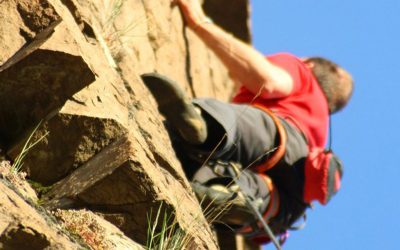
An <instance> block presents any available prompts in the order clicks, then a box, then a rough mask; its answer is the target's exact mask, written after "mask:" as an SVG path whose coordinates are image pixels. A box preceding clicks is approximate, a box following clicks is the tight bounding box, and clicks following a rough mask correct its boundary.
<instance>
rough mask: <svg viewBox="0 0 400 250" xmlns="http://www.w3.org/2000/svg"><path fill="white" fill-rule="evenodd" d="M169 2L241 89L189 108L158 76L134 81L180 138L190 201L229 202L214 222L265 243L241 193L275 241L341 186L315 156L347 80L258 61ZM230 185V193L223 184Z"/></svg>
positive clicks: (310, 62) (185, 4) (190, 2)
mask: <svg viewBox="0 0 400 250" xmlns="http://www.w3.org/2000/svg"><path fill="white" fill-rule="evenodd" d="M173 3H174V4H177V5H178V6H179V7H180V10H181V12H182V15H183V17H184V19H185V21H186V24H187V26H188V27H189V28H190V29H192V30H193V31H194V32H195V33H196V34H197V35H198V36H199V37H200V39H201V40H203V42H204V43H205V44H206V45H207V46H208V47H209V48H210V49H211V50H213V51H214V52H215V54H216V55H217V56H218V57H219V58H220V59H221V61H222V62H223V63H224V64H225V66H226V67H227V69H228V70H229V73H230V75H231V77H232V79H234V80H235V81H237V82H239V83H240V84H241V85H242V86H241V88H240V89H239V91H238V93H237V94H236V95H235V96H234V98H233V100H232V103H224V102H220V101H218V100H215V99H195V100H190V99H189V98H187V97H186V96H185V94H184V93H183V92H182V90H181V89H180V88H179V85H178V84H176V83H174V82H173V81H172V80H170V79H168V78H166V77H164V76H161V75H159V74H156V73H151V74H145V75H143V76H142V79H143V81H144V83H145V84H146V86H147V87H148V88H149V90H150V91H151V93H152V94H153V96H154V97H155V99H156V101H157V103H158V107H159V110H160V112H161V113H162V114H163V115H164V116H165V117H166V120H167V122H168V123H169V126H170V127H171V129H172V130H173V131H176V132H177V134H178V137H179V138H178V143H177V146H176V149H177V151H178V153H182V152H184V155H188V156H189V158H190V159H191V160H192V161H186V162H184V164H183V165H184V168H185V170H186V172H187V174H188V177H189V178H191V179H192V180H193V187H194V190H195V192H196V193H197V195H198V196H199V197H205V198H206V199H208V200H209V201H210V202H211V203H212V204H214V205H220V204H222V203H224V202H227V201H228V200H229V201H230V202H231V203H232V205H231V207H230V209H229V210H228V212H227V215H225V216H223V217H222V218H221V221H222V222H223V223H225V224H228V225H229V226H231V227H233V228H235V229H237V232H239V233H242V234H244V235H245V236H247V237H249V238H252V239H254V240H257V241H260V242H265V240H267V238H268V237H266V235H265V234H264V233H263V232H262V230H261V229H260V230H257V228H260V226H259V220H258V219H256V218H255V217H254V214H253V212H252V211H249V209H248V206H246V204H245V202H244V200H243V195H246V196H248V197H251V199H252V201H253V205H254V206H255V207H256V208H257V210H258V212H259V213H260V214H261V215H262V216H263V218H264V220H265V221H267V222H268V224H269V225H270V227H271V228H272V231H273V232H274V234H276V235H278V234H282V233H284V232H285V230H286V229H288V228H289V227H290V226H291V225H292V224H293V223H294V222H295V221H296V220H297V219H298V218H299V217H300V216H301V215H302V214H303V213H304V210H305V209H306V208H307V207H308V206H309V204H310V202H311V201H313V200H318V201H320V202H321V203H323V204H325V203H326V202H327V201H328V200H329V198H330V196H331V195H333V194H334V193H335V192H336V191H337V189H338V188H339V181H340V178H341V175H342V169H341V164H340V163H339V162H338V161H337V159H336V158H335V157H332V154H329V153H326V152H324V151H322V150H320V149H322V148H324V146H325V144H326V141H327V133H328V123H329V114H332V113H335V112H337V111H339V110H341V109H342V108H343V107H344V106H345V105H346V104H347V102H348V100H349V99H350V96H351V93H352V79H351V76H350V75H349V73H347V72H346V71H345V70H344V69H342V68H341V67H339V66H338V65H336V64H334V63H332V62H330V61H328V60H326V59H323V58H319V57H317V58H302V59H301V58H297V57H295V56H293V55H291V54H287V53H279V54H275V55H272V56H267V57H265V56H263V55H262V54H260V53H259V52H258V51H256V50H255V49H254V48H252V47H251V46H249V45H247V44H245V43H243V42H241V41H239V40H237V39H235V38H234V37H233V36H231V35H230V34H228V33H227V32H225V31H224V30H222V29H221V28H219V27H218V26H216V25H214V24H213V23H211V22H210V21H209V19H208V18H207V17H206V16H205V14H204V12H203V10H202V8H201V6H200V4H199V3H198V1H197V0H175V1H173ZM189 162H190V164H189ZM195 162H197V163H199V164H197V165H196V164H195ZM229 163H238V164H229ZM326 163H327V164H326ZM324 164H325V165H327V167H326V168H322V167H321V166H322V165H324ZM235 166H236V167H235ZM237 166H239V167H237ZM229 168H232V169H234V172H235V173H232V171H228V169H229ZM232 179H237V180H236V184H237V185H229V184H230V182H232ZM238 186H239V187H238Z"/></svg>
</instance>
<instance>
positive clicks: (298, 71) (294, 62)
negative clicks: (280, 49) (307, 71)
mask: <svg viewBox="0 0 400 250" xmlns="http://www.w3.org/2000/svg"><path fill="white" fill-rule="evenodd" d="M266 58H267V59H268V61H270V62H271V63H272V64H274V65H275V66H278V67H280V68H282V69H283V70H285V71H286V72H288V73H289V75H290V76H291V77H292V79H293V90H292V94H294V93H297V92H299V91H300V90H301V88H302V87H303V86H302V83H303V82H304V81H302V72H303V70H304V67H305V65H304V63H303V62H302V61H301V60H300V59H299V58H298V57H296V56H294V55H292V54H289V53H278V54H274V55H270V56H267V57H266Z"/></svg>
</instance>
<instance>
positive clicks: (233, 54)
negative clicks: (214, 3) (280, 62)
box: [172, 0, 293, 98]
mask: <svg viewBox="0 0 400 250" xmlns="http://www.w3.org/2000/svg"><path fill="white" fill-rule="evenodd" d="M172 2H173V3H176V4H178V5H179V7H180V9H181V12H182V14H183V17H184V18H185V20H186V24H187V25H188V27H189V28H191V29H192V30H193V31H194V32H196V33H197V35H198V36H199V37H200V38H201V39H202V40H203V41H204V42H205V44H206V45H207V46H208V47H209V48H211V49H212V50H213V51H214V52H215V54H216V55H217V56H218V57H219V58H220V59H221V60H222V62H223V63H224V64H225V66H226V67H227V68H228V70H229V73H230V75H231V76H232V78H234V79H235V80H237V81H239V82H240V83H241V84H244V85H245V86H246V87H247V88H248V89H249V90H250V91H252V92H253V93H254V94H256V93H258V92H259V91H260V89H261V88H263V90H264V92H263V93H264V97H268V98H276V97H284V96H286V95H288V94H289V93H290V92H291V90H292V88H293V80H292V78H291V77H290V75H289V74H288V73H287V72H286V71H284V70H283V69H281V68H279V67H276V66H275V65H273V64H272V63H270V62H269V61H268V60H267V59H266V58H264V56H263V55H262V54H261V53H259V52H258V51H256V50H255V49H254V48H252V47H251V46H249V45H247V44H245V43H243V42H241V41H240V40H238V39H236V38H234V37H233V36H232V35H230V34H229V33H227V32H226V31H224V30H223V29H221V28H219V27H218V26H217V25H214V24H212V23H209V22H207V21H206V20H207V18H206V15H205V14H204V12H203V9H202V8H201V6H200V4H199V1H198V0H172Z"/></svg>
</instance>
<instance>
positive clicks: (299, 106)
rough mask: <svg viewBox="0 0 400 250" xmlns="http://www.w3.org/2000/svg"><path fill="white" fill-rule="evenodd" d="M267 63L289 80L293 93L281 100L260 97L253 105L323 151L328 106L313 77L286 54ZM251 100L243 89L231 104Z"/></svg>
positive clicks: (308, 70) (326, 131) (305, 68)
mask: <svg viewBox="0 0 400 250" xmlns="http://www.w3.org/2000/svg"><path fill="white" fill-rule="evenodd" d="M267 59H268V60H269V61H270V62H271V63H273V64H274V65H277V66H279V67H281V68H282V69H284V70H286V71H287V72H288V73H289V74H290V75H291V76H292V79H293V84H294V85H293V90H292V92H291V94H290V95H289V96H287V97H284V98H274V99H269V98H268V97H267V96H266V95H265V94H264V95H263V94H261V95H260V96H259V97H257V98H256V99H255V100H254V101H253V103H257V104H259V105H263V106H265V107H267V108H269V109H271V110H273V111H275V112H276V114H277V115H279V116H280V117H282V118H285V119H286V120H287V121H288V122H289V123H291V124H292V125H294V126H296V127H297V128H299V129H300V130H301V131H302V132H303V133H304V134H305V136H306V137H307V139H308V144H309V146H310V147H324V146H325V144H326V140H327V133H328V122H329V120H328V119H329V111H328V103H327V101H326V98H325V96H324V94H323V92H322V90H321V88H320V86H319V85H318V82H317V80H316V79H315V77H314V75H313V73H312V72H311V70H310V69H309V68H308V67H307V66H306V65H305V64H304V63H303V62H302V61H301V60H300V59H299V58H297V57H295V56H293V55H291V54H288V53H279V54H275V55H271V56H267ZM254 96H255V95H254V94H253V93H251V92H250V91H249V90H248V89H247V88H245V87H244V86H242V87H241V88H240V89H239V91H238V93H237V94H236V96H234V97H233V100H232V101H233V102H234V103H250V102H251V101H252V100H253V98H254Z"/></svg>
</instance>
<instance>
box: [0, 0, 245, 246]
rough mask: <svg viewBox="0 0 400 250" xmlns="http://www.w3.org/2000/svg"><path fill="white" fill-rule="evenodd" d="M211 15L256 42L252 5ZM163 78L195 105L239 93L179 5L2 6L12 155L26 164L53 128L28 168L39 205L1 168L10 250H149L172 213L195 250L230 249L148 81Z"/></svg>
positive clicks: (1, 220) (5, 140) (147, 0)
mask: <svg viewBox="0 0 400 250" xmlns="http://www.w3.org/2000/svg"><path fill="white" fill-rule="evenodd" d="M204 7H205V9H206V11H207V12H208V13H209V15H210V16H211V17H212V18H213V19H214V21H215V22H216V23H219V24H220V25H221V26H223V27H224V28H226V29H228V30H230V31H231V32H233V33H234V34H235V35H236V36H237V37H239V38H241V39H243V40H245V41H249V40H250V33H249V25H248V19H249V18H248V15H249V7H248V3H247V0H230V1H228V0H224V1H217V0H207V1H205V3H204ZM154 71H156V72H159V73H162V74H165V75H168V76H169V77H170V78H172V79H174V80H176V81H178V82H179V83H180V84H182V87H184V89H185V90H186V91H187V92H188V93H189V94H190V95H191V96H194V97H202V96H212V97H216V98H218V99H221V100H228V99H229V97H230V95H231V92H232V87H233V86H232V82H231V81H230V79H229V76H228V74H227V71H226V69H225V68H224V67H223V65H222V64H221V63H220V61H219V60H218V59H217V58H216V57H215V55H214V54H213V53H212V52H211V51H209V50H208V49H207V48H206V47H205V46H204V44H203V43H202V42H201V41H200V40H199V39H198V38H197V37H196V36H195V35H194V34H193V33H192V32H191V31H190V30H188V29H186V28H185V25H184V22H183V20H182V17H181V15H180V12H179V10H178V9H177V8H176V7H174V8H172V7H171V6H170V1H169V0H98V1H88V0H0V144H1V154H2V156H1V157H2V158H3V159H8V160H10V161H11V162H12V161H15V159H16V158H17V157H18V155H19V154H20V152H21V150H22V148H23V146H24V144H25V142H26V141H27V138H28V137H29V136H30V135H31V134H32V130H33V128H34V127H35V126H37V124H39V123H40V122H41V125H40V126H39V128H38V129H37V131H36V132H35V133H34V134H33V138H32V140H31V141H33V142H35V141H37V142H38V143H37V145H35V147H33V148H32V149H30V150H29V153H28V154H27V156H26V157H25V158H24V160H23V166H22V171H23V172H26V174H27V176H26V178H27V179H29V180H30V181H31V184H32V185H33V186H35V187H36V191H37V192H39V194H38V195H39V198H38V197H37V196H36V194H35V193H34V191H33V190H31V189H30V187H29V186H28V187H25V186H24V187H23V188H21V187H20V186H19V185H18V184H16V183H20V182H24V180H23V179H24V176H22V178H21V176H19V175H20V174H18V173H15V171H12V172H9V171H8V170H6V169H7V168H8V167H9V165H8V164H7V162H3V163H2V166H1V167H0V174H1V175H0V177H1V179H0V189H1V191H0V194H1V197H0V210H1V214H0V248H4V249H24V248H25V247H28V246H29V249H45V248H49V249H81V248H82V247H83V248H86V247H91V248H97V249H141V248H142V247H143V246H144V245H145V244H146V240H147V238H148V236H147V229H148V227H149V222H148V219H147V218H148V216H149V213H150V212H151V211H153V213H155V212H157V211H158V209H159V208H160V206H162V208H163V210H165V211H167V213H168V214H171V215H172V216H173V219H174V221H175V222H176V225H178V226H177V227H179V228H180V229H181V230H182V231H183V232H184V233H185V235H187V237H186V238H187V239H188V243H187V245H186V247H187V248H191V249H217V248H218V241H217V239H216V237H215V235H214V233H213V232H212V230H211V229H210V226H209V225H208V223H207V222H206V220H205V218H204V216H203V215H202V212H201V209H200V207H199V204H198V202H197V200H196V198H195V196H194V195H193V193H192V191H191V188H190V185H189V182H188V180H187V179H186V178H185V175H184V172H183V170H182V167H181V165H180V163H179V162H178V160H177V159H176V157H175V154H174V151H173V149H172V146H171V143H170V140H169V137H168V134H167V133H166V130H165V127H164V125H163V123H162V120H163V119H162V117H161V116H160V115H159V113H158V111H157V107H156V105H155V101H154V100H153V99H152V97H151V96H150V94H149V92H148V91H147V89H146V88H145V87H144V85H143V83H142V82H141V80H140V77H139V76H140V74H142V73H147V72H154ZM42 136H43V139H42V140H40V141H38V140H39V138H41V137H42ZM15 180H18V181H15ZM24 183H26V182H24ZM24 185H25V184H24ZM38 187H39V188H38ZM43 190H45V191H43ZM57 209H62V210H57ZM51 211H57V212H53V214H54V215H55V217H57V218H60V220H58V221H57V220H55V219H54V216H53V215H51V213H52V212H51ZM80 219H82V221H81V220H80ZM60 223H61V224H64V226H65V224H68V223H70V224H72V225H73V226H74V227H75V228H78V229H79V230H78V231H80V232H81V233H82V231H83V230H84V229H81V228H80V225H82V224H85V223H88V224H89V226H88V227H89V228H91V227H95V228H97V229H98V230H97V232H100V233H99V235H95V234H94V235H93V232H92V231H90V230H89V231H84V234H83V235H84V236H83V237H82V235H80V236H81V238H83V241H85V242H83V241H82V239H76V238H74V237H73V236H71V234H70V233H68V232H65V228H64V229H63V228H62V227H61V226H60ZM73 233H74V232H73ZM75 233H76V232H75ZM78 234H79V233H78ZM233 245H236V243H235V242H233ZM26 249H27V248H26Z"/></svg>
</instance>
